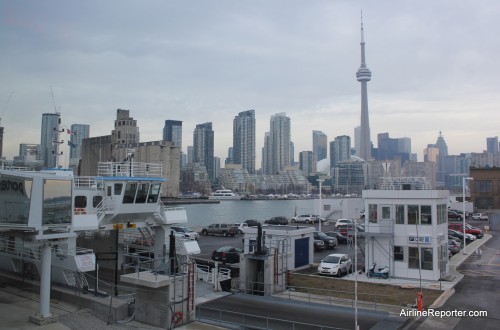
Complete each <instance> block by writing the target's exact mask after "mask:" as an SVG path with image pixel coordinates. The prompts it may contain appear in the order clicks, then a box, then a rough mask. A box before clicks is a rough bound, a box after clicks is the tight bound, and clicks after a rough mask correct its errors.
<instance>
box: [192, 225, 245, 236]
mask: <svg viewBox="0 0 500 330" xmlns="http://www.w3.org/2000/svg"><path fill="white" fill-rule="evenodd" d="M236 233H237V228H234V227H232V226H231V225H230V224H227V223H215V224H213V225H210V226H208V227H203V229H202V230H201V234H202V235H204V236H207V235H222V236H224V237H226V236H234V235H236Z"/></svg>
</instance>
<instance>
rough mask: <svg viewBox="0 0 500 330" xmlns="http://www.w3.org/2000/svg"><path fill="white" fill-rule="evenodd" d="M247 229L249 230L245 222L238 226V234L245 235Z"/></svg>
mask: <svg viewBox="0 0 500 330" xmlns="http://www.w3.org/2000/svg"><path fill="white" fill-rule="evenodd" d="M245 228H248V224H247V223H245V222H242V223H240V225H239V226H238V229H237V230H238V234H243V230H244V229H245Z"/></svg>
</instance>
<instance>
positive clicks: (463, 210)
mask: <svg viewBox="0 0 500 330" xmlns="http://www.w3.org/2000/svg"><path fill="white" fill-rule="evenodd" d="M467 180H469V181H470V180H474V178H471V177H464V178H463V181H462V220H463V227H462V230H463V231H464V248H463V250H462V253H463V254H467V253H465V245H466V240H465V181H467Z"/></svg>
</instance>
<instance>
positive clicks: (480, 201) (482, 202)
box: [474, 197, 493, 209]
mask: <svg viewBox="0 0 500 330" xmlns="http://www.w3.org/2000/svg"><path fill="white" fill-rule="evenodd" d="M474 204H475V206H476V207H477V208H478V209H491V208H493V198H492V197H476V198H475V199H474Z"/></svg>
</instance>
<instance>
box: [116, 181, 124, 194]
mask: <svg viewBox="0 0 500 330" xmlns="http://www.w3.org/2000/svg"><path fill="white" fill-rule="evenodd" d="M122 189H123V184H122V183H115V195H121V194H122Z"/></svg>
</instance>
